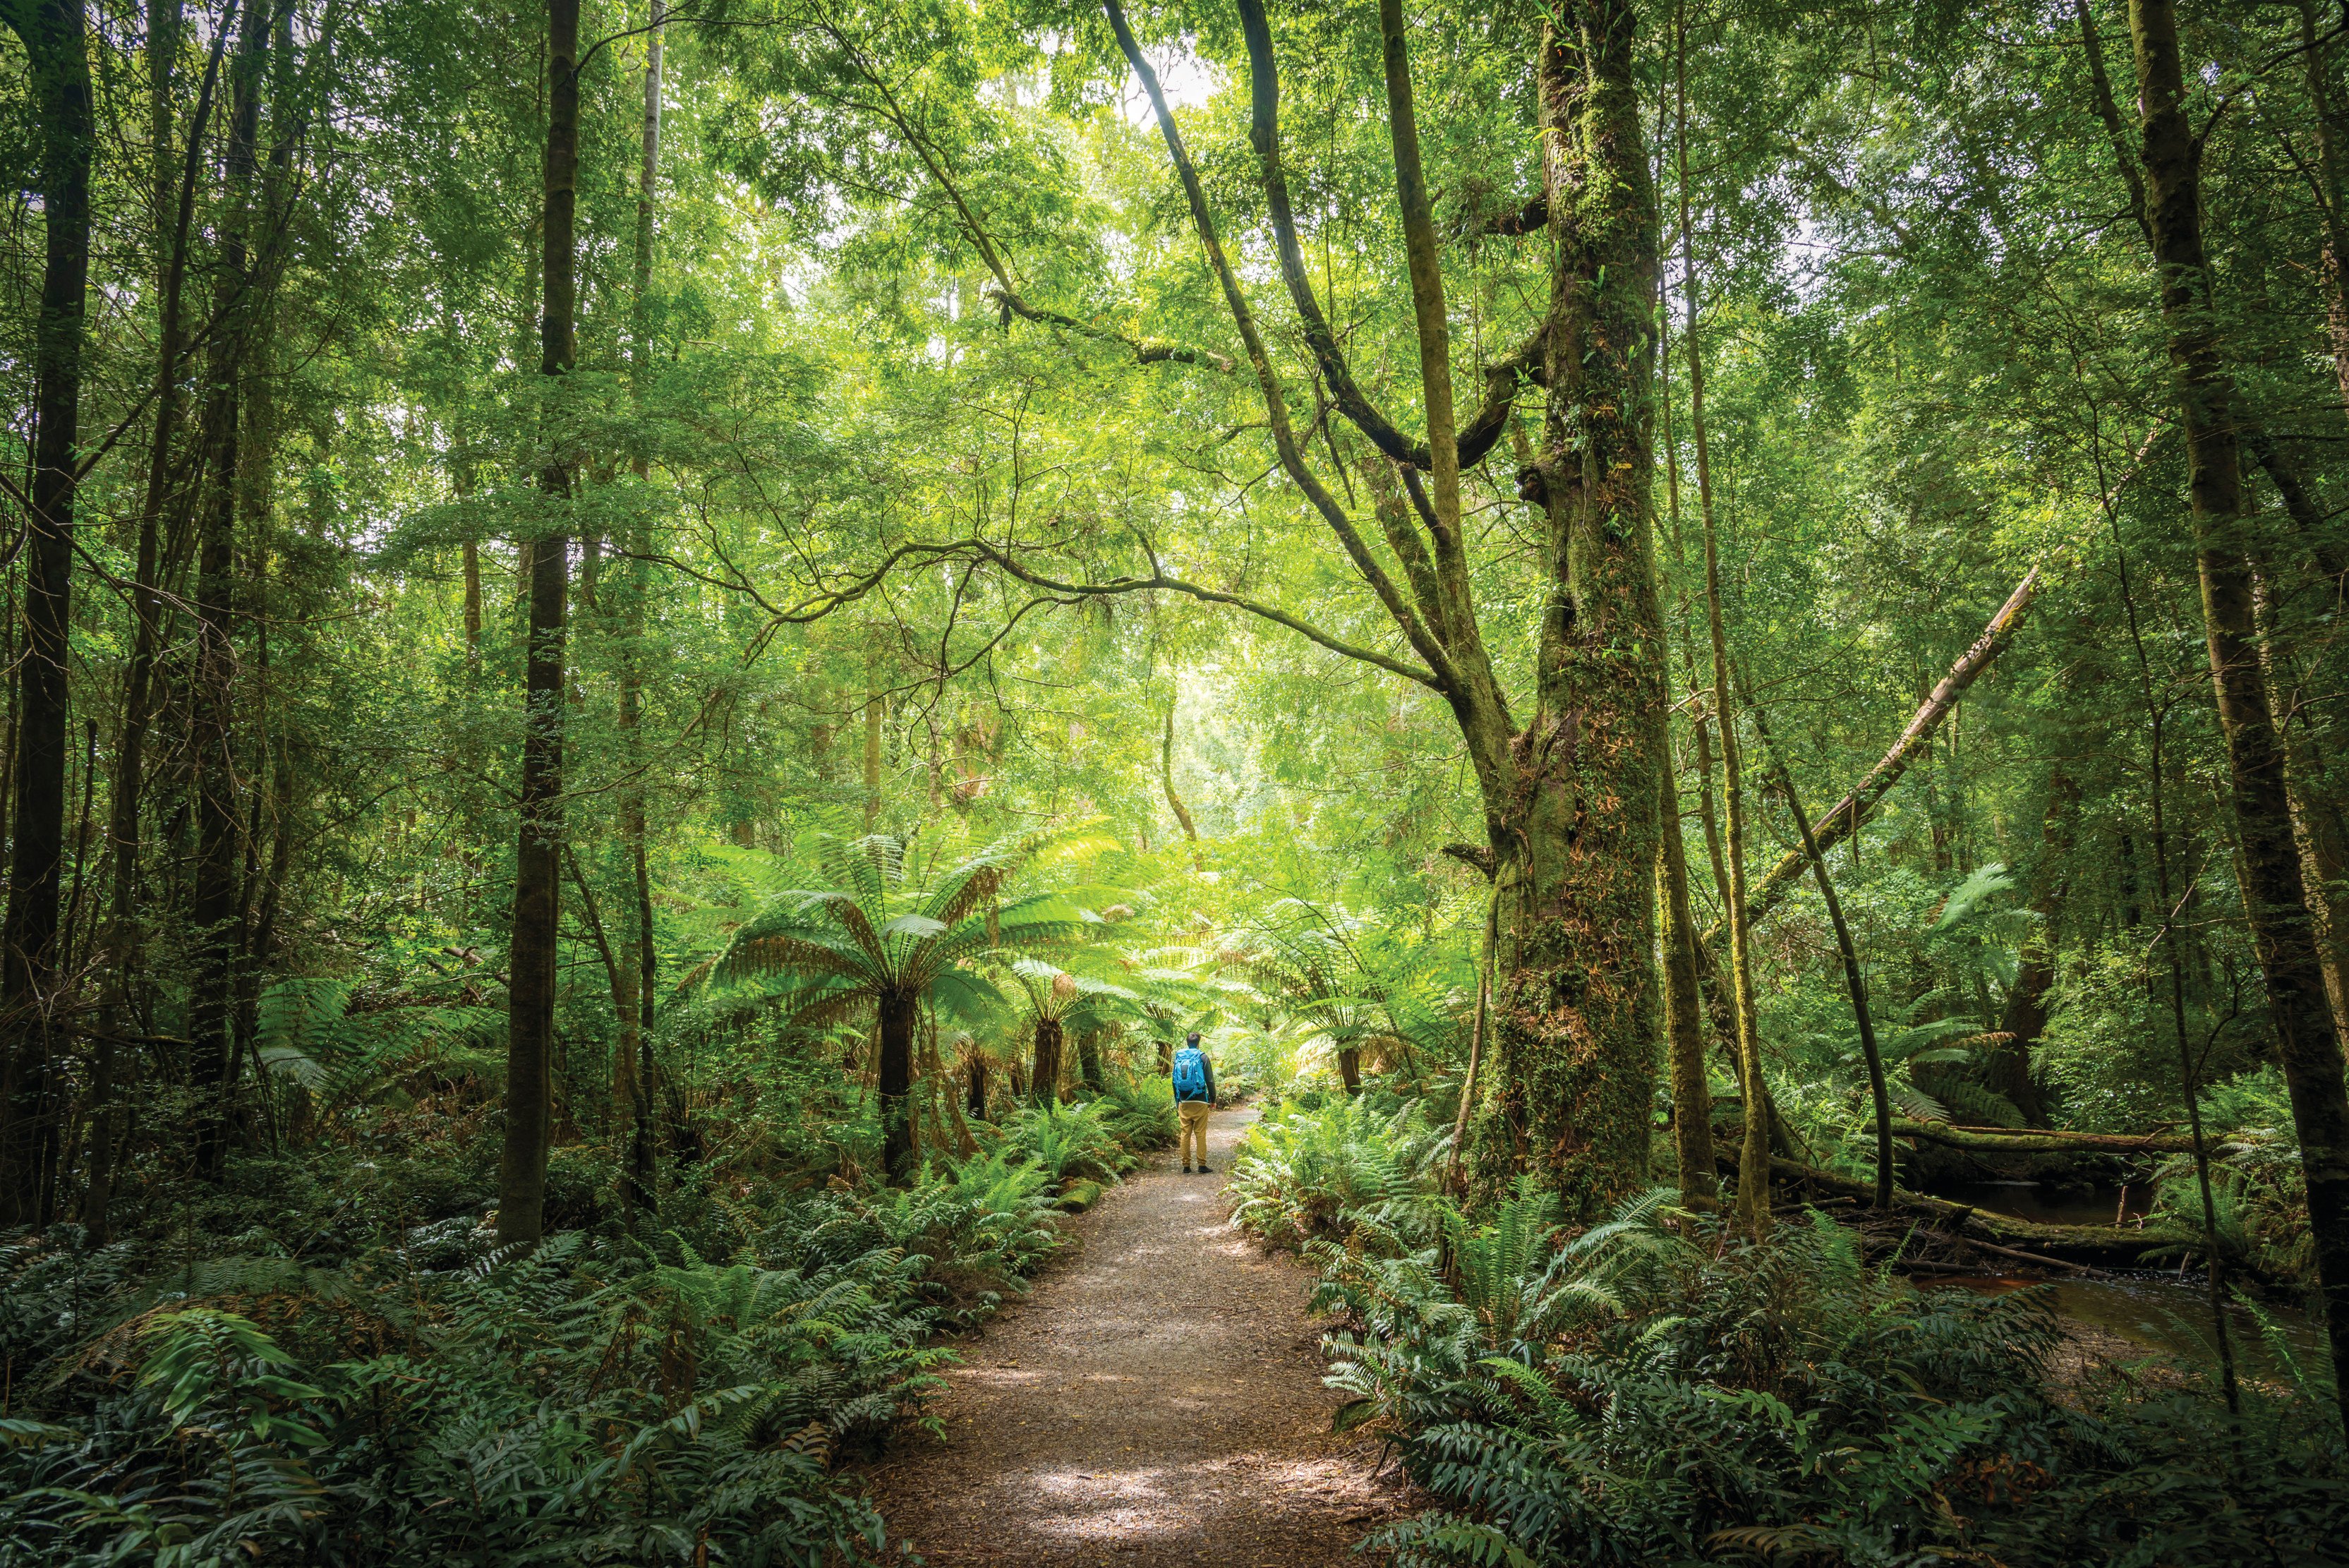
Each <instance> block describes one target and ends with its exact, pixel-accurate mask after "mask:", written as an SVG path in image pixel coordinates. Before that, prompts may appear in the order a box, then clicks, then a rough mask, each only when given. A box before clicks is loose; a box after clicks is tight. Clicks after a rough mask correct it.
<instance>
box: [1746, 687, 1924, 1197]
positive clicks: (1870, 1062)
mask: <svg viewBox="0 0 2349 1568" xmlns="http://www.w3.org/2000/svg"><path fill="white" fill-rule="evenodd" d="M1746 706H1747V709H1748V711H1750V712H1752V713H1753V715H1754V734H1755V735H1756V736H1758V737H1759V738H1760V739H1761V742H1762V744H1763V747H1764V750H1765V751H1767V753H1769V758H1770V767H1771V771H1772V772H1773V773H1775V774H1776V775H1777V780H1778V794H1779V796H1780V798H1781V799H1783V800H1785V803H1786V812H1787V815H1790V816H1792V817H1793V818H1794V819H1795V835H1796V836H1797V837H1798V838H1799V839H1800V841H1801V843H1802V846H1803V853H1804V854H1805V855H1806V856H1807V857H1809V858H1810V862H1811V875H1812V877H1814V878H1815V879H1816V881H1817V883H1818V888H1819V898H1820V900H1821V901H1822V902H1823V903H1825V904H1826V910H1827V924H1828V925H1829V927H1831V928H1832V929H1834V931H1835V939H1836V951H1837V954H1838V955H1839V956H1840V957H1841V958H1842V960H1843V981H1844V990H1845V992H1846V993H1847V995H1848V996H1849V997H1850V998H1851V1016H1852V1025H1853V1028H1854V1029H1855V1030H1856V1031H1857V1033H1858V1035H1859V1055H1860V1060H1861V1061H1862V1062H1864V1063H1865V1064H1867V1067H1868V1100H1869V1102H1870V1104H1871V1106H1873V1107H1874V1109H1875V1112H1876V1207H1877V1208H1878V1209H1879V1210H1886V1211H1888V1212H1889V1210H1891V1208H1892V1172H1893V1155H1892V1096H1891V1092H1890V1090H1889V1087H1888V1086H1887V1085H1886V1084H1885V1081H1884V1054H1883V1053H1882V1052H1881V1051H1879V1050H1878V1049H1877V1044H1876V1018H1875V1014H1874V1013H1873V1012H1871V1011H1870V1010H1869V1008H1868V976H1867V974H1866V973H1865V972H1864V971H1862V970H1861V969H1860V967H1859V944H1858V943H1857V942H1856V941H1854V940H1852V935H1851V923H1850V922H1849V921H1848V920H1846V919H1844V918H1843V900H1842V899H1841V898H1838V897H1837V895H1836V885H1835V878H1834V877H1831V876H1829V875H1828V874H1827V857H1826V855H1824V854H1823V853H1821V852H1820V849H1819V841H1818V837H1817V836H1816V835H1815V834H1814V833H1812V832H1811V819H1810V815H1809V813H1808V811H1807V809H1806V807H1805V806H1804V805H1803V797H1802V794H1801V792H1800V791H1798V790H1796V789H1795V770H1794V769H1793V768H1792V767H1790V766H1788V765H1787V763H1786V756H1785V753H1784V752H1782V751H1780V750H1779V749H1778V745H1777V742H1775V740H1773V739H1772V737H1771V734H1770V723H1769V721H1768V719H1767V718H1765V717H1764V714H1763V712H1762V707H1761V704H1759V703H1758V702H1754V701H1753V700H1752V693H1751V691H1749V692H1748V694H1747V703H1746Z"/></svg>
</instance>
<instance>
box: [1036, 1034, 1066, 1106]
mask: <svg viewBox="0 0 2349 1568" xmlns="http://www.w3.org/2000/svg"><path fill="white" fill-rule="evenodd" d="M1063 1038H1064V1037H1063V1035H1062V1033H1061V1021H1060V1020H1059V1019H1057V1018H1039V1019H1038V1020H1036V1057H1035V1066H1034V1067H1033V1068H1032V1069H1031V1070H1030V1079H1029V1081H1030V1083H1031V1084H1033V1085H1035V1087H1036V1103H1037V1104H1038V1105H1040V1106H1050V1105H1058V1104H1059V1103H1060V1099H1061V1041H1062V1039H1063Z"/></svg>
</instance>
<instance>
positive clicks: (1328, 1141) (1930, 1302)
mask: <svg viewBox="0 0 2349 1568" xmlns="http://www.w3.org/2000/svg"><path fill="white" fill-rule="evenodd" d="M1432 1147H1440V1146H1439V1145H1437V1144H1436V1143H1435V1142H1434V1141H1433V1140H1429V1139H1428V1138H1427V1135H1426V1132H1425V1129H1424V1128H1423V1127H1422V1126H1420V1124H1419V1123H1418V1121H1417V1119H1416V1118H1415V1117H1414V1116H1413V1114H1412V1112H1411V1110H1410V1109H1409V1107H1405V1108H1404V1109H1403V1110H1402V1111H1399V1112H1391V1113H1388V1114H1387V1115H1385V1116H1379V1115H1377V1114H1374V1113H1371V1112H1369V1111H1366V1110H1365V1109H1363V1108H1361V1107H1359V1106H1357V1107H1348V1106H1330V1107H1329V1108H1328V1109H1326V1110H1322V1111H1317V1112H1311V1113H1306V1112H1293V1113H1291V1114H1289V1115H1288V1116H1281V1117H1277V1118H1269V1119H1268V1120H1267V1122H1265V1123H1264V1124H1262V1125H1261V1126H1260V1127H1258V1128H1257V1129H1256V1131H1255V1132H1254V1134H1253V1135H1252V1136H1251V1138H1250V1140H1249V1148H1248V1151H1247V1156H1246V1158H1244V1159H1243V1160H1242V1162H1241V1164H1240V1167H1239V1171H1240V1175H1239V1177H1238V1179H1239V1180H1242V1181H1244V1182H1245V1183H1246V1184H1247V1189H1248V1190H1247V1194H1246V1195H1245V1197H1244V1199H1243V1201H1242V1203H1241V1205H1240V1207H1239V1209H1238V1210H1237V1211H1236V1213H1235V1217H1234V1218H1235V1223H1237V1224H1240V1225H1242V1226H1244V1227H1245V1228H1247V1229H1248V1230H1251V1231H1255V1232H1256V1233H1257V1234H1258V1235H1259V1236H1262V1237H1265V1238H1267V1239H1269V1240H1274V1241H1293V1242H1296V1243H1297V1244H1299V1245H1301V1247H1302V1250H1303V1251H1304V1253H1305V1255H1306V1257H1307V1259H1308V1260H1309V1262H1311V1263H1312V1264H1313V1265H1314V1266H1315V1267H1316V1268H1317V1270H1318V1271H1319V1283H1318V1285H1317V1288H1316V1293H1315V1298H1314V1304H1315V1306H1316V1308H1317V1310H1319V1311H1321V1312H1323V1313H1327V1314H1333V1315H1334V1316H1335V1317H1336V1318H1337V1319H1338V1321H1339V1325H1340V1326H1339V1327H1338V1328H1337V1329H1336V1330H1335V1331H1334V1332H1333V1333H1331V1334H1330V1335H1329V1336H1328V1338H1327V1339H1326V1340H1325V1341H1324V1349H1325V1352H1326V1353H1327V1354H1328V1355H1330V1358H1331V1368H1330V1377H1329V1381H1330V1383H1331V1384H1332V1386H1336V1387H1338V1388H1340V1389H1341V1390H1343V1391H1345V1392H1346V1393H1348V1394H1349V1395H1350V1396H1351V1398H1350V1401H1349V1402H1348V1403H1347V1404H1346V1405H1345V1406H1344V1407H1342V1408H1341V1409H1340V1413H1339V1417H1338V1422H1339V1425H1340V1427H1344V1428H1366V1429H1368V1430H1371V1431H1373V1432H1376V1433H1378V1434H1380V1435H1381V1436H1384V1437H1385V1438H1388V1439H1390V1440H1391V1441H1392V1443H1393V1444H1394V1445H1395V1446H1396V1448H1397V1450H1398V1451H1399V1453H1400V1455H1401V1457H1402V1462H1403V1465H1404V1467H1405V1469H1407V1470H1408V1471H1409V1472H1410V1474H1411V1475H1412V1477H1413V1480H1416V1481H1418V1482H1419V1483H1420V1484H1421V1485H1423V1486H1424V1487H1426V1488H1427V1489H1428V1490H1430V1491H1432V1492H1433V1494H1434V1495H1435V1496H1436V1497H1437V1498H1438V1499H1439V1500H1440V1503H1441V1506H1440V1507H1438V1508H1436V1509H1434V1510H1431V1511H1427V1512H1425V1513H1423V1514H1422V1515H1420V1516H1419V1517H1417V1518H1415V1519H1412V1520H1409V1521H1403V1522H1402V1523H1399V1524H1396V1525H1393V1526H1391V1527H1389V1528H1387V1529H1384V1530H1382V1531H1381V1532H1378V1533H1377V1534H1375V1535H1373V1536H1372V1537H1371V1539H1370V1541H1369V1542H1366V1544H1367V1545H1368V1546H1369V1547H1371V1548H1373V1549H1378V1550H1385V1551H1391V1552H1393V1553H1394V1561H1395V1562H1396V1563H1399V1564H1402V1565H1404V1568H1415V1565H1422V1564H1429V1565H1432V1564H1439V1563H1475V1564H1480V1565H1491V1564H1498V1563H1511V1564H1519V1565H1524V1564H1535V1563H1543V1564H1547V1563H1557V1564H1561V1565H1563V1564H1569V1563H1570V1564H1576V1565H1578V1568H1579V1565H1581V1564H1590V1563H1623V1564H1642V1565H1647V1564H1657V1565H1675V1564H1683V1563H1689V1564H1693V1563H1788V1564H1795V1563H1799V1564H1806V1565H1811V1564H1845V1563H1848V1564H1855V1565H1857V1564H1866V1565H1869V1568H1878V1565H1881V1568H1895V1565H1899V1568H1909V1565H1916V1564H1924V1563H2002V1564H2006V1565H2008V1568H2026V1565H2030V1568H2036V1565H2045V1568H2069V1565H2072V1564H2077V1563H2116V1564H2132V1565H2134V1564H2143V1565H2145V1568H2153V1565H2156V1564H2160V1565H2171V1568H2188V1565H2200V1564H2209V1565H2212V1568H2219V1565H2221V1564H2233V1563H2250V1562H2259V1563H2273V1564H2288V1565H2298V1564H2308V1565H2309V1568H2314V1565H2316V1564H2319V1563H2333V1562H2335V1561H2337V1560H2338V1558H2337V1542H2339V1541H2340V1540H2342V1539H2344V1534H2343V1532H2344V1531H2349V1467H2344V1454H2343V1450H2342V1448H2341V1444H2340V1436H2339V1428H2338V1427H2337V1426H2336V1425H2335V1424H2334V1423H2335V1422H2336V1420H2337V1416H2336V1415H2335V1413H2334V1407H2333V1404H2332V1399H2331V1393H2330V1389H2329V1387H2327V1386H2325V1385H2324V1383H2323V1379H2322V1378H2321V1377H2320V1376H2316V1375H2314V1374H2307V1375H2299V1374H2295V1379H2294V1386H2291V1387H2276V1386H2251V1387H2247V1388H2246V1390H2245V1401H2246V1402H2245V1409H2244V1414H2243V1417H2242V1425H2241V1428H2240V1430H2239V1431H2235V1432H2230V1429H2229V1422H2228V1419H2227V1417H2226V1415H2225V1412H2224V1410H2223V1408H2222V1407H2220V1405H2219V1403H2218V1401H2217V1399H2216V1398H2215V1396H2214V1395H2213V1393H2212V1392H2211V1390H2210V1389H2209V1387H2208V1386H2206V1385H2205V1384H2204V1383H2203V1382H2202V1380H2201V1379H2200V1378H2199V1376H2197V1375H2195V1374H2194V1373H2193V1372H2192V1371H2191V1370H2190V1369H2186V1368H2171V1369H2168V1370H2167V1371H2164V1372H2163V1373H2161V1374H2160V1375H2159V1376H2153V1377H2150V1378H2139V1377H2136V1376H2130V1375H2128V1374H2127V1373H2126V1372H2125V1371H2119V1370H2110V1369H2106V1370H2091V1371H2090V1372H2089V1373H2088V1374H2086V1375H2085V1376H2078V1377H2076V1378H2075V1379H2073V1380H2072V1381H2070V1382H2069V1383H2068V1384H2067V1383H2063V1382H2059V1381H2058V1379H2057V1377H2056V1376H2055V1374H2054V1361H2055V1356H2054V1353H2055V1351H2056V1349H2057V1348H2058V1346H2059V1345H2061V1344H2062V1343H2063V1333H2062V1327H2061V1324H2060V1323H2059V1322H2058V1320H2057V1319H2056V1317H2055V1315H2054V1302H2053V1294H2052V1293H2051V1292H2047V1291H2044V1290H2026V1291H2021V1292H2016V1293H2010V1294H2007V1295H2003V1296H1999V1297H1995V1298H1984V1297H1980V1296H1975V1295H1971V1294H1969V1293H1961V1292H1954V1291H1930V1292H1920V1291H1918V1290H1916V1289H1914V1288H1912V1287H1911V1286H1910V1285H1909V1284H1908V1283H1907V1282H1905V1281H1903V1280H1901V1279H1899V1278H1898V1277H1896V1276H1894V1275H1893V1274H1892V1273H1891V1272H1889V1270H1886V1269H1881V1268H1870V1267H1869V1266H1868V1265H1867V1264H1866V1262H1864V1261H1863V1259H1862V1257H1861V1254H1860V1251H1859V1245H1858V1241H1857V1236H1856V1234H1855V1233H1854V1232H1852V1231H1847V1230H1845V1229H1843V1228H1841V1227H1839V1226H1837V1225H1836V1224H1835V1223H1834V1222H1832V1221H1831V1220H1828V1219H1826V1218H1825V1217H1824V1216H1821V1215H1817V1214H1816V1213H1815V1214H1813V1215H1811V1216H1810V1217H1809V1218H1808V1219H1807V1220H1806V1221H1801V1222H1795V1223H1789V1224H1785V1225H1782V1226H1780V1227H1778V1228H1777V1229H1776V1231H1775V1233H1774V1234H1773V1236H1772V1237H1771V1238H1770V1239H1769V1240H1767V1241H1764V1242H1762V1243H1759V1244H1754V1243H1752V1242H1749V1241H1744V1240H1741V1239H1739V1238H1738V1237H1736V1236H1735V1235H1733V1234H1732V1233H1730V1232H1728V1231H1724V1230H1723V1227H1722V1225H1721V1223H1720V1222H1719V1221H1717V1220H1713V1219H1710V1218H1707V1217H1703V1216H1699V1215H1695V1214H1691V1213H1688V1212H1685V1211H1682V1210H1679V1209H1678V1208H1677V1207H1675V1195H1674V1194H1673V1193H1671V1192H1670V1191H1669V1190H1658V1191H1654V1192H1651V1193H1647V1194H1645V1195H1642V1196H1640V1197H1639V1198H1636V1199H1631V1200H1630V1201H1629V1202H1627V1203H1626V1204H1624V1205H1623V1206H1622V1207H1621V1208H1620V1209H1619V1210H1617V1212H1616V1213H1615V1214H1614V1215H1613V1216H1612V1218H1611V1219H1610V1220H1609V1222H1607V1223H1605V1224H1602V1225H1599V1226H1596V1227H1593V1228H1590V1229H1588V1230H1583V1231H1579V1232H1575V1231H1570V1230H1569V1229H1568V1228H1566V1227H1563V1226H1561V1225H1560V1223H1559V1216H1558V1213H1557V1209H1556V1208H1555V1203H1554V1199H1552V1198H1550V1197H1549V1196H1548V1195H1547V1194H1544V1193H1542V1192H1540V1191H1538V1190H1537V1189H1534V1188H1533V1187H1532V1186H1531V1185H1529V1184H1528V1185H1522V1186H1520V1188H1519V1189H1517V1190H1516V1192H1515V1193H1514V1194H1513V1195H1512V1196H1511V1197H1510V1198H1508V1199H1506V1201H1504V1202H1501V1203H1499V1204H1496V1205H1495V1206H1493V1207H1492V1208H1491V1209H1490V1210H1488V1211H1486V1212H1485V1213H1483V1214H1465V1213H1463V1212H1461V1211H1460V1210H1458V1209H1457V1208H1455V1207H1454V1205H1452V1204H1451V1203H1450V1202H1449V1201H1448V1200H1446V1199H1442V1198H1440V1197H1438V1196H1436V1194H1435V1193H1434V1191H1433V1183H1432V1182H1431V1181H1430V1180H1429V1178H1430V1176H1431V1175H1432V1174H1433V1172H1432V1169H1431V1165H1432V1162H1431V1161H1430V1160H1429V1159H1428V1158H1426V1155H1425V1153H1424V1152H1423V1151H1424V1150H1426V1149H1428V1148H1432Z"/></svg>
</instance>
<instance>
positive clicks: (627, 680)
mask: <svg viewBox="0 0 2349 1568" xmlns="http://www.w3.org/2000/svg"><path fill="white" fill-rule="evenodd" d="M666 21H667V5H664V4H663V0H653V9H652V26H651V30H650V31H649V32H648V33H647V35H646V37H645V112H644V138H643V156H642V158H641V160H640V161H639V162H638V165H637V172H636V267H635V274H636V276H635V282H636V297H635V305H634V311H633V317H634V319H633V321H632V322H631V333H632V336H633V337H634V339H635V341H634V343H633V345H632V349H633V358H632V362H631V364H630V366H629V369H630V372H631V374H630V378H629V391H630V400H631V402H632V404H633V406H634V410H635V412H636V415H637V417H638V418H639V419H641V418H642V417H643V413H644V384H645V380H646V379H647V376H648V375H649V374H650V372H651V369H652V326H651V321H652V311H651V294H652V275H653V232H654V223H653V219H654V199H655V195H656V193H657V190H658V186H659V181H660V116H661V46H662V37H661V32H662V27H663V25H664V24H665V22H666ZM633 444H634V450H633V451H632V452H631V453H630V454H629V462H628V466H629V470H630V472H633V473H634V474H635V475H636V478H637V479H639V480H642V479H644V478H646V477H647V475H648V474H649V473H650V472H651V467H652V465H651V463H650V462H648V461H647V457H646V453H645V443H644V438H643V432H642V431H638V432H637V435H636V440H635V441H634V443H633ZM630 544H631V545H632V546H633V547H632V548H631V549H630V551H629V558H628V560H627V562H626V565H625V566H623V567H622V568H621V570H620V572H619V573H618V574H617V576H618V580H619V587H618V589H617V594H616V597H618V598H619V599H620V601H621V602H620V604H619V605H618V606H617V607H616V609H617V611H618V613H617V615H616V617H615V620H616V624H617V629H618V633H619V639H620V649H619V654H620V659H619V663H620V715H619V717H620V733H621V757H622V763H623V765H624V766H626V768H627V770H628V773H629V777H630V783H629V784H628V786H627V788H626V791H625V792H624V793H623V794H622V796H621V801H620V840H621V849H622V853H623V854H624V855H625V857H626V861H627V866H628V873H629V877H630V879H631V882H632V884H633V886H632V888H631V894H632V896H631V898H629V900H628V921H627V926H626V929H627V936H626V939H625V940H624V941H623V943H622V947H623V958H622V962H623V964H624V965H626V966H628V967H629V968H630V969H631V970H632V974H633V978H632V979H631V980H630V981H627V982H626V990H627V997H626V1002H625V1004H623V1005H622V1006H621V1009H620V1018H619V1039H618V1042H617V1044H616V1046H615V1048H614V1049H615V1051H616V1057H615V1060H614V1064H613V1068H614V1070H613V1075H612V1086H613V1100H614V1104H613V1112H614V1115H615V1116H617V1117H618V1118H620V1125H621V1127H623V1128H624V1129H625V1131H624V1134H623V1136H624V1137H625V1138H626V1153H625V1157H624V1158H623V1159H622V1160H621V1170H622V1174H621V1179H620V1197H621V1204H622V1207H623V1208H625V1209H627V1210H632V1211H635V1210H646V1209H649V1208H650V1207H651V1205H652V1202H653V1199H654V1195H655V1193H656V1191H657V1179H658V1172H657V1169H656V1154H655V1146H654V1139H653V1121H652V1092H651V1085H652V1063H651V1051H652V1039H651V1035H652V1009H653V987H654V977H655V970H656V965H657V958H656V954H655V951H654V946H653V929H652V884H651V875H650V867H649V865H648V861H647V851H646V846H645V788H644V784H643V777H642V775H643V769H644V740H643V734H642V728H643V723H644V676H643V663H642V648H641V644H642V642H643V639H644V624H645V622H644V597H645V564H644V558H643V557H644V556H645V545H646V541H645V540H644V539H643V538H641V537H640V536H632V537H631V539H630Z"/></svg>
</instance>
